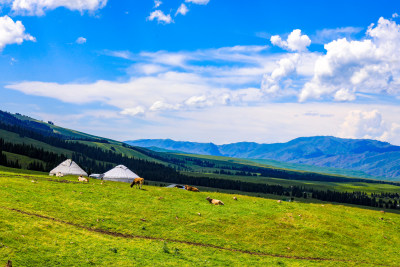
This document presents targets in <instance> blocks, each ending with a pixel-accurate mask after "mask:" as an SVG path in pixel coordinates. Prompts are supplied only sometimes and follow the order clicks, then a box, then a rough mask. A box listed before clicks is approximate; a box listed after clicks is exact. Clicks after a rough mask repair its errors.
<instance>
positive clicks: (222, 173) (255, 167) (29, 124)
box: [0, 112, 400, 210]
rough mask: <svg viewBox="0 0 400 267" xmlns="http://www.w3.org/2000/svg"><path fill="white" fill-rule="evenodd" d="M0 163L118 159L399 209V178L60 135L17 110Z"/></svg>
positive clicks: (38, 165) (236, 184)
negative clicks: (327, 171)
mask: <svg viewBox="0 0 400 267" xmlns="http://www.w3.org/2000/svg"><path fill="white" fill-rule="evenodd" d="M0 115H1V116H0V165H5V166H10V167H14V168H26V169H31V170H38V171H50V170H51V169H53V168H54V167H55V166H57V165H58V164H59V163H60V162H61V161H63V160H65V159H66V158H72V159H73V160H74V161H76V162H77V163H78V165H80V166H81V167H82V168H84V169H85V170H86V171H87V172H88V173H104V172H105V171H107V170H109V169H111V168H112V167H114V166H116V165H119V164H123V165H125V166H127V167H128V168H130V169H132V170H133V171H134V172H136V173H137V174H138V175H139V176H141V177H144V178H145V179H146V180H150V181H156V182H159V183H180V184H190V185H194V186H201V187H207V188H214V189H217V190H225V191H228V192H229V191H231V192H233V191H234V192H237V191H242V192H246V194H258V195H260V196H261V195H262V196H264V195H267V197H268V196H271V195H274V196H277V197H282V196H284V197H286V198H288V199H291V198H304V199H313V200H315V201H316V200H318V201H321V200H322V201H330V202H340V203H347V204H357V205H363V206H368V207H371V208H373V207H375V208H389V209H393V210H396V209H399V206H398V202H399V201H400V196H399V193H400V190H399V189H400V187H399V184H398V183H393V182H387V181H378V180H373V179H365V178H359V177H348V176H344V175H334V174H325V173H319V172H309V171H301V170H293V169H287V168H284V167H276V166H271V165H268V164H263V163H262V162H261V163H260V162H255V161H250V160H243V159H235V158H229V157H220V156H203V155H190V154H179V153H164V152H155V151H151V150H148V149H145V148H139V147H132V146H129V145H127V144H124V143H121V142H118V141H114V140H109V139H104V138H100V137H94V136H92V137H93V138H87V137H88V135H84V134H82V135H81V136H80V137H82V138H78V137H77V136H74V137H72V135H73V133H70V131H71V130H68V129H64V130H63V132H64V133H69V134H66V135H62V134H60V133H55V132H54V131H53V130H52V129H53V128H51V127H55V126H54V125H53V124H49V125H50V126H51V127H50V126H49V125H47V124H46V123H44V122H39V121H36V120H33V119H26V118H25V117H24V119H19V117H21V116H22V115H15V116H14V115H12V114H9V113H4V112H3V113H0Z"/></svg>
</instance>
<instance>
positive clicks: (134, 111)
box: [120, 106, 144, 117]
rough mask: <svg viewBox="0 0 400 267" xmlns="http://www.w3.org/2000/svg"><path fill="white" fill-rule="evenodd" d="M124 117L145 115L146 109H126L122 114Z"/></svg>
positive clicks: (138, 107)
mask: <svg viewBox="0 0 400 267" xmlns="http://www.w3.org/2000/svg"><path fill="white" fill-rule="evenodd" d="M120 113H121V114H122V115H129V116H132V117H134V116H137V115H141V114H144V108H143V107H142V106H137V107H133V108H125V109H123V110H122V111H121V112H120Z"/></svg>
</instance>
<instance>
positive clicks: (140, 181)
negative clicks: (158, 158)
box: [131, 178, 144, 189]
mask: <svg viewBox="0 0 400 267" xmlns="http://www.w3.org/2000/svg"><path fill="white" fill-rule="evenodd" d="M143 182H144V179H143V178H135V179H133V182H132V183H131V187H133V186H134V185H136V188H138V187H139V189H142V185H143Z"/></svg>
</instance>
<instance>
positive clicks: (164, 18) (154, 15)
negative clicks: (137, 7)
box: [147, 10, 174, 24]
mask: <svg viewBox="0 0 400 267" xmlns="http://www.w3.org/2000/svg"><path fill="white" fill-rule="evenodd" d="M147 19H148V20H150V21H153V20H155V19H156V20H157V22H158V23H165V24H170V23H172V22H174V21H173V20H172V18H171V15H170V14H168V15H165V14H164V12H162V11H161V10H155V11H153V12H151V13H150V15H149V16H148V17H147Z"/></svg>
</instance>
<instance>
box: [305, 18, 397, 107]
mask: <svg viewBox="0 0 400 267" xmlns="http://www.w3.org/2000/svg"><path fill="white" fill-rule="evenodd" d="M366 35H367V36H366V38H365V39H363V40H361V41H349V40H347V39H344V38H343V39H338V40H335V41H332V42H330V43H328V44H326V45H325V49H326V50H327V52H326V54H325V55H322V56H320V57H319V58H318V60H317V61H316V63H315V68H314V69H315V70H314V75H313V78H312V79H311V80H310V81H309V82H307V83H306V84H305V85H304V87H303V89H302V90H301V93H300V96H299V99H300V101H305V100H307V99H310V98H314V99H320V98H323V97H332V98H333V99H334V100H340V101H342V100H355V99H356V96H357V94H359V93H367V94H375V95H379V94H389V95H398V94H400V61H399V60H398V59H399V58H400V26H399V25H397V24H396V23H395V22H394V21H390V20H386V19H384V18H380V19H379V21H378V24H377V25H376V26H375V25H373V24H372V25H371V26H370V27H369V28H368V30H367V32H366Z"/></svg>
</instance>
